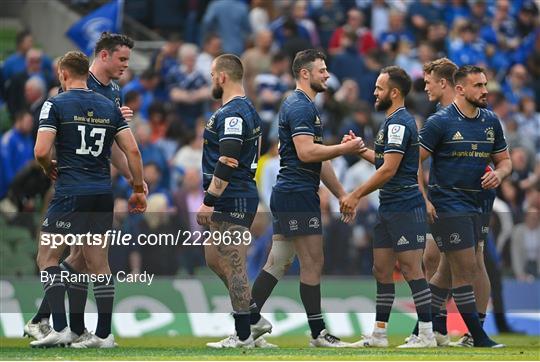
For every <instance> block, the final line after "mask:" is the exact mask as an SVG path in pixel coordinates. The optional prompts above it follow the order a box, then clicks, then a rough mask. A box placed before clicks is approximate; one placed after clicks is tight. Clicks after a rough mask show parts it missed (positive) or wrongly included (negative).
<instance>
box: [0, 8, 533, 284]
mask: <svg viewBox="0 0 540 362" xmlns="http://www.w3.org/2000/svg"><path fill="white" fill-rule="evenodd" d="M68 2H70V3H71V5H72V6H76V7H77V8H78V9H79V10H81V11H82V12H83V13H84V12H87V11H89V10H91V9H93V8H95V7H96V6H99V5H100V4H102V3H103V1H101V2H100V1H88V0H71V1H68ZM539 8H540V6H539V4H538V1H536V2H535V1H532V0H513V1H508V0H446V1H445V0H433V1H431V0H417V1H413V0H410V1H409V0H373V1H369V0H356V1H354V0H311V1H305V0H299V1H288V0H279V1H264V0H252V1H242V0H214V1H208V0H206V1H205V0H189V1H188V0H167V1H159V2H155V1H151V0H129V1H126V3H125V8H124V11H125V14H126V15H129V16H130V17H131V18H133V19H135V20H136V21H138V22H139V23H141V24H143V25H145V26H146V27H148V28H149V29H151V30H152V31H153V32H155V34H157V35H159V36H160V37H162V38H163V39H165V41H164V42H162V46H160V48H159V49H157V50H156V51H155V52H154V53H153V54H151V55H150V56H149V64H150V65H149V66H148V68H147V69H144V70H142V71H138V72H133V71H129V72H127V73H126V74H125V76H124V77H123V78H122V79H120V80H119V83H120V85H121V86H122V94H123V97H124V99H123V102H124V105H126V106H129V107H130V108H131V109H133V110H134V112H135V116H134V117H133V119H132V120H131V122H130V125H131V128H132V131H133V133H134V135H135V137H136V139H137V142H138V144H139V147H140V150H141V153H142V157H143V162H144V177H145V180H146V182H147V184H148V186H149V191H150V193H149V198H148V210H147V212H146V214H145V215H143V216H137V217H133V216H129V215H128V214H127V198H128V197H129V193H130V192H131V191H130V188H129V186H128V185H127V184H126V182H125V180H124V179H123V178H122V177H121V176H119V175H118V173H117V172H116V170H114V169H113V170H112V179H113V187H114V194H115V211H116V214H115V221H114V224H115V228H117V229H121V230H124V231H125V232H131V233H133V234H137V233H146V234H148V233H166V232H174V233H175V232H176V230H178V229H182V230H191V231H195V230H201V229H200V226H199V225H197V223H196V220H195V214H194V213H195V212H196V211H197V209H198V207H199V205H200V204H201V202H202V199H203V189H202V187H201V156H202V146H203V139H202V134H203V130H204V124H205V121H206V120H207V119H209V117H210V115H211V114H212V112H213V111H215V110H216V109H217V108H218V107H219V106H220V104H219V102H216V101H215V100H212V99H211V97H210V66H211V62H212V60H213V59H214V58H215V57H216V56H218V55H219V54H222V53H234V54H237V55H238V56H240V57H241V59H242V61H243V64H244V69H245V89H246V92H247V95H248V96H249V98H250V99H251V100H252V101H253V103H254V104H255V105H256V107H257V109H258V111H259V114H260V116H261V119H262V121H263V127H262V128H263V143H262V157H261V159H260V161H259V164H258V171H257V177H256V179H257V185H258V187H259V191H260V199H261V202H260V207H259V211H260V212H259V214H258V216H257V218H256V221H255V223H254V225H253V228H252V234H253V243H252V247H251V249H250V255H249V258H250V262H249V266H250V270H249V273H250V278H253V277H255V276H256V275H257V273H258V270H259V269H260V268H261V267H262V265H263V264H264V262H265V260H266V255H267V250H268V248H269V246H270V244H271V235H272V226H271V217H270V215H269V212H268V209H269V207H268V202H269V198H270V193H271V189H272V186H273V184H274V182H275V178H276V175H277V173H278V170H279V155H278V151H277V143H278V137H277V126H276V125H277V120H276V117H277V112H278V110H279V106H280V103H281V101H282V100H283V98H284V97H286V96H287V95H288V94H289V92H291V91H292V90H293V89H294V80H293V78H292V75H291V63H292V59H293V58H294V55H295V53H296V52H297V51H300V50H303V49H306V48H320V49H322V50H323V51H324V52H325V53H326V54H327V55H328V62H327V64H328V67H329V71H330V73H331V78H330V79H329V81H328V85H329V88H328V90H327V91H326V92H325V93H324V94H320V95H319V96H318V97H317V99H316V105H317V107H318V108H319V110H320V113H321V116H322V117H321V120H322V122H323V125H324V133H325V134H324V136H325V142H326V143H327V144H333V143H337V142H339V140H340V139H341V136H342V135H343V134H345V133H347V132H348V131H349V130H352V131H354V132H355V133H356V134H357V135H360V136H362V137H363V138H364V140H365V141H366V143H367V144H368V145H372V144H373V141H374V135H376V133H377V130H378V128H379V126H380V124H381V122H382V121H383V120H384V114H381V113H377V112H375V111H374V109H373V102H374V97H373V89H374V83H375V80H376V78H377V76H378V73H379V70H380V69H381V68H382V67H384V66H387V65H391V64H395V65H399V66H401V67H403V68H404V69H405V70H406V71H407V72H408V73H409V74H410V75H411V77H412V79H413V89H412V91H411V93H410V94H409V96H408V97H407V100H406V105H407V107H408V109H409V111H410V112H412V113H413V114H414V115H415V117H416V119H417V123H418V126H419V127H421V126H422V124H423V122H424V121H425V119H426V118H427V117H428V116H429V115H430V114H431V113H433V112H434V110H435V104H433V103H430V102H429V101H428V99H427V97H426V95H425V93H424V90H423V89H424V82H423V74H422V65H423V64H424V63H425V62H428V61H430V60H433V59H436V58H438V57H442V56H447V57H449V58H450V59H451V60H452V61H454V62H455V63H456V64H457V65H464V64H477V65H481V66H483V67H485V69H486V75H487V76H488V79H489V83H488V88H489V92H490V93H489V108H490V109H492V110H493V111H494V112H495V113H496V114H497V115H498V116H499V117H500V119H501V121H502V124H503V127H504V130H505V135H506V139H507V142H508V144H509V146H510V153H511V158H512V162H513V167H514V171H513V172H512V175H511V176H510V177H509V178H508V179H506V180H505V181H504V182H503V183H502V185H501V187H500V188H499V189H498V190H497V199H496V202H495V206H494V211H495V212H494V214H493V218H492V228H491V229H490V235H489V240H488V248H487V249H488V250H487V251H486V253H490V257H491V258H492V260H494V261H495V263H496V265H497V266H498V267H499V268H501V270H502V271H503V273H504V274H506V275H511V276H514V277H516V278H518V279H520V280H533V279H534V278H538V276H539V275H540V213H539V212H538V210H539V209H540V113H539V111H540V21H539ZM30 29H31V28H30ZM128 35H129V33H128ZM135 40H136V41H137V38H135ZM66 41H67V40H66ZM135 49H137V43H136V45H135ZM59 55H61V54H49V53H48V52H47V44H35V43H34V41H33V37H32V32H31V31H30V30H24V31H20V32H19V33H17V35H16V37H15V39H14V42H13V44H12V47H11V52H10V54H7V55H6V56H5V57H3V59H2V63H1V69H0V78H1V79H0V84H1V87H0V120H2V121H1V122H0V129H1V131H2V136H1V148H0V157H1V164H2V165H1V170H2V173H1V177H0V199H1V201H0V212H1V213H2V218H1V220H0V228H2V229H3V234H4V235H3V242H2V243H0V252H1V253H2V254H3V261H4V262H3V263H2V265H1V266H0V268H1V269H2V271H1V272H2V275H9V274H31V273H33V272H35V263H34V255H35V252H36V250H37V248H36V247H35V244H36V241H35V240H37V234H38V230H39V225H40V217H41V216H42V215H43V212H44V207H46V205H47V202H48V200H49V199H50V197H51V189H52V188H51V184H50V182H49V181H48V180H47V179H46V178H45V177H44V176H43V175H42V173H41V170H40V169H39V167H38V166H37V165H36V163H35V162H34V161H33V145H34V142H35V137H36V129H37V125H38V118H39V112H40V108H41V105H42V104H43V102H44V101H45V100H46V99H47V97H50V96H52V95H55V94H56V93H57V91H58V87H59V83H58V79H57V78H56V72H55V64H56V60H57V58H55V57H57V56H59ZM332 163H333V165H334V168H335V170H336V174H337V175H338V177H339V179H340V180H341V182H342V183H343V184H344V185H345V188H346V189H347V190H352V189H353V188H355V187H356V186H358V185H359V184H361V183H362V182H365V181H366V180H367V179H368V178H369V177H370V176H371V175H372V174H373V172H374V167H373V166H371V165H370V164H368V163H367V162H366V161H363V160H360V159H359V158H357V157H352V156H348V157H340V158H337V159H335V160H333V161H332ZM428 169H429V165H426V172H428ZM320 196H321V205H322V210H323V215H324V216H323V225H324V238H325V270H324V272H325V274H327V275H328V274H330V275H359V274H364V275H369V274H371V267H372V253H371V243H372V235H373V234H372V228H373V225H374V223H375V221H376V210H377V207H378V195H377V194H376V193H374V194H372V195H370V196H369V197H366V198H365V199H363V200H362V202H361V203H360V207H359V210H358V216H357V219H356V222H355V223H354V225H345V224H343V223H342V222H341V221H340V220H339V205H338V202H337V200H336V199H335V198H334V197H333V196H331V195H330V194H329V192H328V190H327V189H326V188H324V187H321V190H320ZM21 239H24V240H26V241H25V242H20V240H21ZM110 258H111V266H112V268H113V270H114V271H116V270H126V271H130V272H133V273H137V272H140V271H142V270H146V271H148V272H154V273H156V274H159V275H198V274H200V273H206V267H205V264H204V257H203V252H202V249H201V247H193V246H177V247H171V246H162V247H157V246H139V247H135V246H133V247H129V248H127V247H112V249H111V256H110ZM294 272H295V266H293V267H292V269H291V273H294Z"/></svg>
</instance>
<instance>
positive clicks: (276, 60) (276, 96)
mask: <svg viewBox="0 0 540 362" xmlns="http://www.w3.org/2000/svg"><path fill="white" fill-rule="evenodd" d="M289 67H290V61H289V58H288V57H287V55H286V54H284V53H277V54H274V56H272V61H271V63H270V71H269V72H267V73H266V72H265V73H260V74H259V75H257V76H256V77H255V81H254V83H255V89H256V94H257V98H256V103H257V109H258V110H259V116H260V117H261V120H262V121H263V122H264V123H266V125H267V127H265V126H264V125H263V128H266V129H269V128H270V127H269V126H268V125H269V124H270V123H271V122H273V121H274V117H275V116H276V114H277V111H278V108H279V105H280V103H281V99H282V97H283V95H284V94H285V92H286V91H287V90H288V89H289V88H290V86H291V84H292V79H291V77H290V76H288V75H289V72H288V70H289ZM287 76H288V77H287ZM263 138H266V134H265V133H264V132H263Z"/></svg>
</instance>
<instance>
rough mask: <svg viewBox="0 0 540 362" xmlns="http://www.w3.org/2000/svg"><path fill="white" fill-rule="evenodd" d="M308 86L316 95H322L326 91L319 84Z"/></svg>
mask: <svg viewBox="0 0 540 362" xmlns="http://www.w3.org/2000/svg"><path fill="white" fill-rule="evenodd" d="M309 86H310V87H311V89H313V90H314V91H315V92H317V93H322V92H325V91H326V86H325V85H323V84H321V83H314V82H310V83H309Z"/></svg>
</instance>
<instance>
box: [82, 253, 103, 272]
mask: <svg viewBox="0 0 540 362" xmlns="http://www.w3.org/2000/svg"><path fill="white" fill-rule="evenodd" d="M84 260H85V263H86V269H87V271H88V272H89V273H94V274H102V273H107V270H108V269H109V261H108V259H107V255H105V256H104V257H102V256H98V255H85V258H84Z"/></svg>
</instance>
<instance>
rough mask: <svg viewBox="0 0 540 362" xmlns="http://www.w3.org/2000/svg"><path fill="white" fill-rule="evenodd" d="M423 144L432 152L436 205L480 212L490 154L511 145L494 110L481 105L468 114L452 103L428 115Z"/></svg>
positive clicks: (432, 192)
mask: <svg viewBox="0 0 540 362" xmlns="http://www.w3.org/2000/svg"><path fill="white" fill-rule="evenodd" d="M420 144H421V146H422V147H424V148H425V149H426V150H428V151H429V152H431V154H432V164H431V170H430V176H429V197H430V199H431V201H432V202H433V205H434V206H435V208H436V209H437V210H438V211H442V212H445V211H446V212H480V209H481V207H480V202H479V193H480V192H482V191H483V189H482V187H481V177H482V175H483V174H484V172H485V168H486V166H487V165H488V164H489V163H490V162H491V155H493V154H496V153H499V152H504V151H505V150H506V149H507V148H508V146H507V144H506V140H505V139H504V134H503V130H502V127H501V123H500V121H499V119H498V117H497V116H496V115H495V113H493V112H492V111H489V110H487V109H483V108H479V109H478V113H477V115H476V117H474V118H468V117H466V116H465V115H464V114H463V113H462V112H461V111H460V110H459V109H458V107H457V105H456V104H455V103H452V104H451V105H449V106H447V107H445V108H443V109H441V110H440V111H438V112H437V113H435V114H434V115H432V116H431V117H429V118H428V120H427V121H426V124H425V125H424V127H423V128H422V130H421V131H420Z"/></svg>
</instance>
